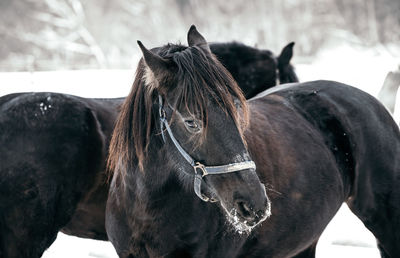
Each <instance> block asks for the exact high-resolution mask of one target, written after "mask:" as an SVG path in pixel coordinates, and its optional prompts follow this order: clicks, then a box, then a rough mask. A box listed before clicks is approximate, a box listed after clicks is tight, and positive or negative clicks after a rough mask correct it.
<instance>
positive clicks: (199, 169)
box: [158, 95, 256, 202]
mask: <svg viewBox="0 0 400 258" xmlns="http://www.w3.org/2000/svg"><path fill="white" fill-rule="evenodd" d="M158 102H159V115H160V128H161V135H162V138H163V140H164V142H166V140H165V139H166V138H165V135H164V127H165V129H166V130H167V132H168V135H169V137H170V138H171V140H172V142H173V143H174V145H175V147H176V148H177V149H178V151H179V153H180V154H181V155H182V156H183V157H184V158H185V159H186V161H187V162H189V164H190V165H191V166H192V167H193V170H194V183H193V187H194V192H195V193H196V195H197V196H198V197H199V198H200V199H202V200H203V201H205V202H208V201H210V202H216V200H214V199H211V198H209V197H207V196H205V195H204V194H202V193H201V183H202V182H203V177H205V176H207V175H218V174H227V173H232V172H237V171H240V170H245V169H256V164H255V163H254V162H253V161H251V160H250V161H243V162H236V163H230V164H227V165H221V166H205V165H204V164H202V163H200V162H196V161H195V160H194V159H193V158H192V157H191V156H190V155H189V153H187V152H186V151H185V150H184V149H183V148H182V146H181V145H180V144H179V142H178V141H177V140H176V139H175V137H174V134H173V133H172V131H171V128H170V127H169V125H168V121H167V118H166V112H165V110H164V106H163V100H162V97H161V95H158Z"/></svg>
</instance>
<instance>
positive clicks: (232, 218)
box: [221, 203, 271, 235]
mask: <svg viewBox="0 0 400 258" xmlns="http://www.w3.org/2000/svg"><path fill="white" fill-rule="evenodd" d="M221 206H222V208H223V210H224V211H225V215H226V219H227V220H228V222H229V225H230V226H232V229H233V230H234V231H235V232H236V233H238V234H240V235H242V234H246V235H249V234H250V233H251V232H252V231H253V229H254V228H256V227H257V226H258V225H260V224H261V223H262V222H264V221H265V220H266V219H267V218H269V217H270V216H271V205H268V207H267V210H266V211H265V214H264V215H263V216H262V217H261V218H258V217H257V218H256V219H255V220H252V221H248V220H246V219H244V218H242V217H240V216H239V215H238V212H237V210H236V209H235V208H232V209H230V210H229V211H228V209H226V207H225V206H224V205H223V204H222V203H221Z"/></svg>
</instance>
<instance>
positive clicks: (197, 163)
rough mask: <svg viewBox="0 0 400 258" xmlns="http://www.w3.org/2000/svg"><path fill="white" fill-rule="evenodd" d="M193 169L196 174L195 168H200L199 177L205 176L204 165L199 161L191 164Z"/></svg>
mask: <svg viewBox="0 0 400 258" xmlns="http://www.w3.org/2000/svg"><path fill="white" fill-rule="evenodd" d="M193 169H194V173H195V174H196V175H197V169H200V170H201V171H202V175H201V177H205V176H206V175H208V173H207V170H206V167H205V166H204V165H203V164H201V163H200V162H196V165H194V166H193Z"/></svg>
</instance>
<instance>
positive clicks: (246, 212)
mask: <svg viewBox="0 0 400 258" xmlns="http://www.w3.org/2000/svg"><path fill="white" fill-rule="evenodd" d="M237 210H238V212H239V214H240V215H241V216H242V217H243V218H245V219H248V218H252V213H253V212H252V210H251V208H250V207H249V206H248V205H247V204H246V203H245V202H243V201H239V202H237Z"/></svg>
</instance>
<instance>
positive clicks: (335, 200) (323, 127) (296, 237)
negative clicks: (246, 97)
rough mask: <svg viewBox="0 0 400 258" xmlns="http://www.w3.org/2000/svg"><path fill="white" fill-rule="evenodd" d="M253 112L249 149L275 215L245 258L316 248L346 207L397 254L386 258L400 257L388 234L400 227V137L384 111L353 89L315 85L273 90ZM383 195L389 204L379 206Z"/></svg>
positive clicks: (253, 240) (255, 101) (256, 103)
mask: <svg viewBox="0 0 400 258" xmlns="http://www.w3.org/2000/svg"><path fill="white" fill-rule="evenodd" d="M250 107H251V110H252V113H251V125H250V128H249V130H248V132H247V142H248V145H249V151H250V153H251V156H252V158H253V159H254V161H255V162H256V164H257V168H258V170H257V171H258V174H259V177H260V179H261V181H262V182H264V183H266V184H268V185H271V187H272V189H271V191H270V192H268V191H267V192H268V194H269V197H270V198H271V202H272V215H271V217H270V218H269V219H268V220H267V221H266V222H264V224H263V225H262V226H261V227H260V228H259V229H258V230H256V231H255V232H254V235H253V236H250V240H249V242H248V243H247V244H246V246H245V247H244V248H243V254H242V257H291V256H293V255H295V254H296V253H299V252H300V251H302V249H303V250H304V249H305V248H306V247H310V248H311V249H313V248H314V247H315V246H314V243H316V241H318V238H319V236H320V234H321V233H322V231H323V229H324V228H325V226H326V225H327V224H328V222H329V221H330V219H331V218H332V217H333V216H334V214H335V213H336V211H337V209H339V207H340V205H341V204H342V202H343V201H345V202H347V203H348V204H349V206H350V208H351V210H352V211H353V212H354V213H355V214H356V215H357V216H358V217H359V218H360V219H361V220H362V221H363V222H364V224H365V225H366V226H367V228H369V229H370V230H371V232H372V233H373V234H374V235H375V236H376V237H377V239H378V242H379V243H380V242H382V241H383V242H384V243H385V245H386V246H387V248H388V249H391V248H392V249H391V250H390V252H389V254H390V255H391V256H388V257H395V256H396V255H397V254H399V250H396V248H397V247H396V244H395V242H396V241H397V239H398V236H396V233H389V232H390V231H391V230H389V229H388V227H395V228H396V227H398V226H399V224H398V222H396V221H395V220H393V219H392V216H395V215H396V214H397V215H398V214H399V210H398V205H395V203H396V202H398V200H399V196H398V194H396V193H395V192H393V189H394V188H395V184H396V180H395V178H396V175H399V173H400V170H399V165H398V161H397V158H396V157H398V155H399V150H400V149H399V147H400V145H399V139H400V138H399V132H398V128H397V126H396V125H395V124H394V123H393V120H392V118H391V117H390V115H389V114H388V113H387V112H386V111H385V109H384V107H383V106H381V105H380V104H379V103H378V102H377V101H376V100H375V99H374V98H373V97H371V96H369V95H368V94H366V93H364V92H361V91H360V90H357V89H355V88H352V87H349V86H345V85H342V84H339V83H335V82H327V81H317V82H310V83H302V84H290V85H287V86H286V85H285V86H283V87H277V88H275V89H273V90H269V91H267V92H266V95H264V96H260V97H258V98H255V99H253V100H251V101H250ZM365 107H368V108H365ZM260 125H262V126H260ZM372 143H373V144H377V145H378V146H380V147H379V149H381V150H382V151H381V152H376V149H374V147H371V144H372ZM253 149H254V150H255V151H252V150H253ZM383 150H385V151H383ZM388 180H389V182H391V183H390V184H388ZM382 184H383V185H382ZM381 196H382V197H383V196H385V203H382V202H380V201H378V200H376V199H377V198H382V197H381ZM386 202H389V203H391V205H390V206H387V203H386ZM355 204H356V205H355ZM396 206H397V207H396ZM395 207H396V208H395ZM384 211H386V212H384ZM379 221H381V222H379ZM369 224H370V225H369ZM393 248H394V249H393ZM314 252H315V249H314V250H313V252H312V253H311V254H312V255H310V253H308V255H310V256H305V257H314V256H313V255H314ZM302 257H303V256H302Z"/></svg>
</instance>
